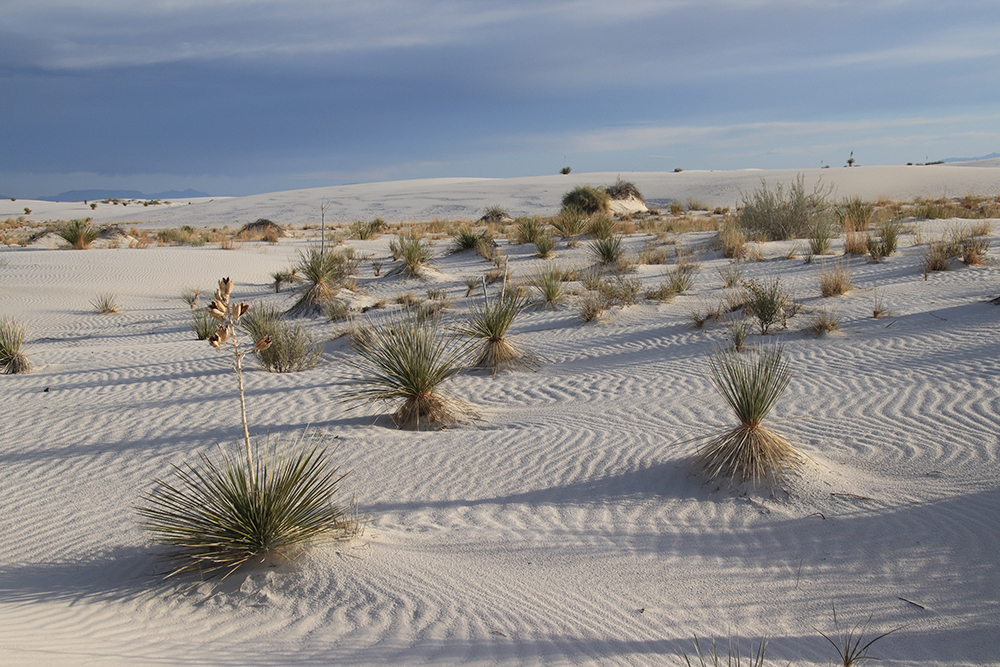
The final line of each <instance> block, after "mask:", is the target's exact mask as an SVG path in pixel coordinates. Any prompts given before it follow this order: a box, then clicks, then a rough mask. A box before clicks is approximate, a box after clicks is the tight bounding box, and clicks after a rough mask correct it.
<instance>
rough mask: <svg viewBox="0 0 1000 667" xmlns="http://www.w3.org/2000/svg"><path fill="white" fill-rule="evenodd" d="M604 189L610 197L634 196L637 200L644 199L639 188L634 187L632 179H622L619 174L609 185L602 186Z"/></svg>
mask: <svg viewBox="0 0 1000 667" xmlns="http://www.w3.org/2000/svg"><path fill="white" fill-rule="evenodd" d="M604 191H605V192H607V193H608V196H609V197H611V199H629V198H635V199H638V200H639V201H645V200H644V199H643V198H642V193H641V192H639V188H637V187H636V185H635V183H633V182H632V181H623V180H622V177H621V176H619V177H618V178H617V180H615V182H614V183H612V184H611V185H606V186H604Z"/></svg>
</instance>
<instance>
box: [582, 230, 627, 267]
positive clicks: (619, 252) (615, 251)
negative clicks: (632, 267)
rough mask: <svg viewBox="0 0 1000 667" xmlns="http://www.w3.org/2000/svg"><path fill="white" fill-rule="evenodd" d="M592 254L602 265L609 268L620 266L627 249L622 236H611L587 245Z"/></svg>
mask: <svg viewBox="0 0 1000 667" xmlns="http://www.w3.org/2000/svg"><path fill="white" fill-rule="evenodd" d="M587 247H588V249H589V250H590V254H591V255H592V256H593V257H594V258H595V259H596V260H597V261H598V262H600V263H601V264H603V265H605V266H608V265H613V264H620V263H621V261H622V258H623V257H624V256H625V247H624V245H623V244H622V237H621V236H611V237H609V238H606V239H600V238H598V239H594V240H593V241H591V242H590V243H589V244H587Z"/></svg>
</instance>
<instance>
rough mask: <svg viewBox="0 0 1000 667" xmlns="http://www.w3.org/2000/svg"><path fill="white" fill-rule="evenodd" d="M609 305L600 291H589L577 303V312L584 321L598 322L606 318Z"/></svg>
mask: <svg viewBox="0 0 1000 667" xmlns="http://www.w3.org/2000/svg"><path fill="white" fill-rule="evenodd" d="M609 305H610V304H608V302H607V300H606V299H605V297H604V295H603V294H601V293H600V292H597V293H594V292H588V293H587V294H585V295H583V297H582V298H581V299H580V301H579V303H577V308H576V312H577V313H578V314H579V315H580V319H581V320H583V321H584V322H596V321H599V320H601V319H603V318H604V316H605V314H606V313H607V310H608V307H609Z"/></svg>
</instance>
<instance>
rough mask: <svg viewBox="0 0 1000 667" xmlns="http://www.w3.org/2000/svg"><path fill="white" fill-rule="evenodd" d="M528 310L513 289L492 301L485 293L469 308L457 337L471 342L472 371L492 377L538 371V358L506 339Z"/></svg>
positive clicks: (509, 337)
mask: <svg viewBox="0 0 1000 667" xmlns="http://www.w3.org/2000/svg"><path fill="white" fill-rule="evenodd" d="M484 292H485V290H484ZM527 306H528V299H526V298H525V297H524V296H522V295H520V294H518V293H517V292H516V291H515V290H512V289H511V290H508V289H503V290H501V291H500V293H499V294H498V295H496V296H495V297H494V298H493V299H492V301H491V300H490V298H489V294H488V293H484V295H483V301H482V302H472V303H470V304H469V319H468V321H466V323H465V324H464V325H462V326H460V327H459V328H458V333H459V334H461V335H463V336H465V337H467V338H469V339H470V340H472V341H473V345H474V347H473V348H472V350H471V354H472V358H473V363H472V365H473V366H474V367H476V368H485V369H488V370H489V371H490V373H491V374H492V375H496V374H497V373H498V372H499V371H501V370H511V369H515V368H522V369H527V370H534V369H535V368H537V367H538V357H537V356H535V354H534V353H533V352H532V351H531V350H529V349H528V348H527V347H525V346H524V345H522V344H521V343H520V342H519V341H517V340H516V339H514V338H513V337H512V336H510V335H509V331H510V327H511V326H512V325H513V324H514V321H515V320H516V319H517V318H518V316H519V315H520V314H521V312H522V311H523V310H524V309H525V308H526V307H527Z"/></svg>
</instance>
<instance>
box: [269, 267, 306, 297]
mask: <svg viewBox="0 0 1000 667" xmlns="http://www.w3.org/2000/svg"><path fill="white" fill-rule="evenodd" d="M271 280H272V281H274V292H275V294H277V293H278V292H280V291H281V286H282V285H285V284H289V285H292V284H294V283H297V282H298V281H299V267H297V266H293V267H289V268H287V269H282V270H281V271H274V272H272V273H271Z"/></svg>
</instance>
